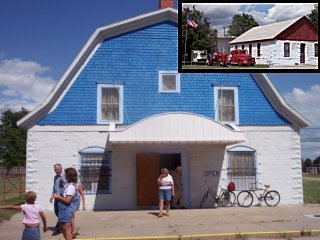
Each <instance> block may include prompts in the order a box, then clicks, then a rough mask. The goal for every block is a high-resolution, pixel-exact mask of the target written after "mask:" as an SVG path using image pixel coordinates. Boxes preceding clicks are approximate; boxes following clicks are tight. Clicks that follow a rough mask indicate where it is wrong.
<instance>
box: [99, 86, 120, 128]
mask: <svg viewBox="0 0 320 240" xmlns="http://www.w3.org/2000/svg"><path fill="white" fill-rule="evenodd" d="M97 88H98V89H97V91H98V93H97V124H110V123H117V124H122V123H123V85H117V84H98V86H97ZM103 88H118V89H119V120H118V121H106V120H102V119H101V100H102V89H103Z"/></svg>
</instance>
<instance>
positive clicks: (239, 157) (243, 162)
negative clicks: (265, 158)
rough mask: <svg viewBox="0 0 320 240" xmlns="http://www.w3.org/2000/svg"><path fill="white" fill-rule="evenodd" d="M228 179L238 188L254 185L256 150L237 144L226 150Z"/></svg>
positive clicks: (242, 188)
mask: <svg viewBox="0 0 320 240" xmlns="http://www.w3.org/2000/svg"><path fill="white" fill-rule="evenodd" d="M227 156H228V168H227V174H228V179H229V181H232V182H234V183H235V184H236V188H237V189H238V190H244V189H250V188H251V187H256V174H257V173H256V172H257V171H256V159H255V158H256V157H255V156H256V151H255V150H254V149H252V148H249V147H245V146H237V147H234V148H231V149H229V150H228V151H227Z"/></svg>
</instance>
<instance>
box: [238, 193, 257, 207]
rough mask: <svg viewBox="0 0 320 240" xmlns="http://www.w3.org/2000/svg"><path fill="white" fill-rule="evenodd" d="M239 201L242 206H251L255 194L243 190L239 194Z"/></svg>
mask: <svg viewBox="0 0 320 240" xmlns="http://www.w3.org/2000/svg"><path fill="white" fill-rule="evenodd" d="M237 201H238V205H239V206H241V207H250V206H251V204H252V202H253V196H252V194H251V193H250V192H249V191H241V192H240V193H239V194H238V197H237Z"/></svg>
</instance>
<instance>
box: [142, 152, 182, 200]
mask: <svg viewBox="0 0 320 240" xmlns="http://www.w3.org/2000/svg"><path fill="white" fill-rule="evenodd" d="M177 166H181V154H180V153H178V154H176V153H171V154H157V153H146V154H144V153H139V154H137V156H136V170H137V205H138V206H154V205H157V204H158V203H159V199H158V184H157V179H158V177H159V175H160V169H161V168H167V169H168V170H169V171H170V170H175V169H176V167H177Z"/></svg>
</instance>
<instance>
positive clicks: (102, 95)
mask: <svg viewBox="0 0 320 240" xmlns="http://www.w3.org/2000/svg"><path fill="white" fill-rule="evenodd" d="M122 99H123V86H122V85H108V84H100V85H99V86H98V101H97V102H98V104H97V106H98V109H97V111H98V123H122V122H123V119H122V116H123V105H122V103H123V101H122Z"/></svg>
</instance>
